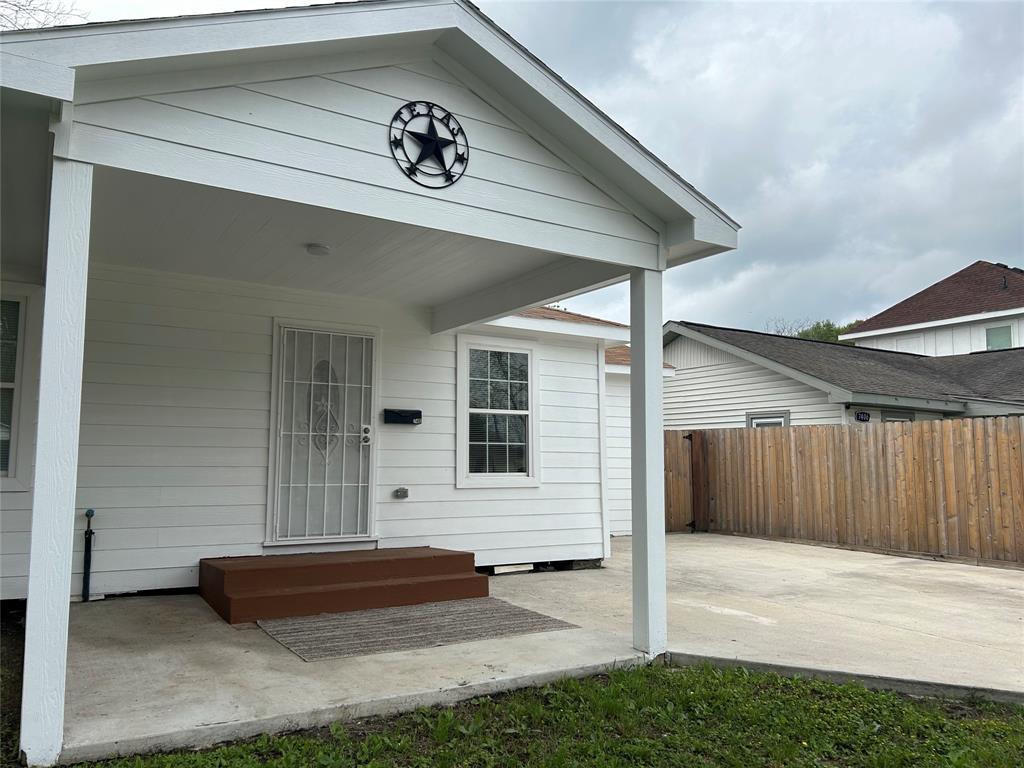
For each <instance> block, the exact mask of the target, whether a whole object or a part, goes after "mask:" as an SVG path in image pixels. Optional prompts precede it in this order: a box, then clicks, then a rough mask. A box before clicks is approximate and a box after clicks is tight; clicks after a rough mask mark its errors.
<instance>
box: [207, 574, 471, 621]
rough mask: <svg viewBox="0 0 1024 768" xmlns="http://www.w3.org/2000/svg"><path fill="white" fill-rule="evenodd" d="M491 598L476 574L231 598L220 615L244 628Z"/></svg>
mask: <svg viewBox="0 0 1024 768" xmlns="http://www.w3.org/2000/svg"><path fill="white" fill-rule="evenodd" d="M488 594H489V593H488V584H487V577H486V576H479V575H476V574H473V575H467V576H464V577H453V578H451V579H446V580H443V581H426V582H423V583H422V584H416V583H413V584H402V585H393V584H387V585H374V586H364V587H361V588H359V589H349V590H346V589H339V590H338V591H337V592H326V593H325V592H311V593H309V594H291V595H286V596H280V595H267V596H261V595H253V596H246V597H241V598H239V597H234V598H233V597H228V598H227V612H226V613H227V615H225V613H221V612H220V611H218V613H220V614H221V616H222V617H223V618H224V619H225V620H227V621H228V622H229V623H231V624H241V623H244V622H250V621H256V620H258V619H279V618H286V617H289V616H315V615H316V614H319V613H346V612H348V611H364V610H367V609H370V608H392V607H394V606H398V605H418V604H420V603H437V602H443V601H446V600H462V599H465V598H471V597H487V595H488ZM215 610H216V609H215Z"/></svg>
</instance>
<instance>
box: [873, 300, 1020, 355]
mask: <svg viewBox="0 0 1024 768" xmlns="http://www.w3.org/2000/svg"><path fill="white" fill-rule="evenodd" d="M1003 325H1009V326H1010V333H1011V336H1012V340H1013V346H1015V347H1024V311H1022V312H1021V313H1020V314H1019V315H1016V316H1013V315H1010V316H1007V317H1000V318H997V319H992V320H977V321H975V322H970V323H957V324H951V325H939V326H935V327H933V328H921V329H918V330H913V331H899V332H896V333H884V334H880V335H878V336H865V337H864V338H860V339H853V342H854V344H856V345H857V346H858V347H872V348H874V349H889V350H893V351H895V352H911V353H913V354H916V355H929V356H931V357H938V356H942V355H966V354H969V353H971V352H984V351H985V349H986V342H985V329H986V328H994V327H998V326H1003Z"/></svg>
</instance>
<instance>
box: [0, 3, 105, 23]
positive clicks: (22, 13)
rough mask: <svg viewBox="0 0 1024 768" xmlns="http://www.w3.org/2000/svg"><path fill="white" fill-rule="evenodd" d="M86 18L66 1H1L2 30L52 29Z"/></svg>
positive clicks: (72, 4) (0, 20)
mask: <svg viewBox="0 0 1024 768" xmlns="http://www.w3.org/2000/svg"><path fill="white" fill-rule="evenodd" d="M84 18H85V17H84V16H82V14H81V13H79V11H78V9H77V8H75V5H74V3H71V2H65V0H0V29H33V28H35V27H52V26H56V25H57V24H65V23H67V22H69V21H83V20H84Z"/></svg>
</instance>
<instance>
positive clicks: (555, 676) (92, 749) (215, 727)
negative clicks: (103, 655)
mask: <svg viewBox="0 0 1024 768" xmlns="http://www.w3.org/2000/svg"><path fill="white" fill-rule="evenodd" d="M647 663H649V660H648V658H647V657H646V656H645V655H644V654H642V653H640V652H637V653H636V654H635V655H625V656H621V657H617V658H614V659H610V660H609V661H606V662H599V663H595V664H584V665H580V666H575V667H566V668H564V669H555V670H545V671H543V672H536V673H530V674H524V675H515V676H511V677H504V678H497V679H494V680H486V681H482V682H478V683H469V684H467V685H462V686H458V687H456V688H442V689H438V690H430V691H420V692H417V693H413V694H407V695H403V696H391V697H386V698H380V699H372V700H368V701H361V702H356V703H352V704H341V705H338V706H332V707H324V708H321V709H315V710H310V711H308V712H296V713H291V714H287V715H275V716H273V717H267V718H262V719H257V720H244V721H237V722H223V723H208V724H206V725H201V726H196V727H194V728H188V729H185V730H181V731H176V732H173V733H166V734H156V735H152V736H145V737H140V738H135V739H125V740H123V741H121V740H119V741H106V742H97V743H95V744H83V745H80V746H73V747H65V748H64V749H63V750H62V751H61V755H60V760H59V762H58V764H59V765H68V764H71V763H79V762H87V761H93V760H104V759H108V758H114V757H125V756H129V755H141V754H152V753H157V752H170V751H173V750H180V749H194V750H199V749H206V748H209V747H214V746H216V745H218V744H223V743H225V742H230V741H238V740H240V739H248V738H253V737H256V736H260V735H262V734H265V733H269V734H282V733H289V732H292V731H302V730H307V729H310V728H319V727H322V726H325V725H328V724H330V723H333V722H337V721H353V720H362V719H364V718H368V717H380V716H387V715H395V714H399V713H402V712H410V711H412V710H415V709H419V708H420V707H434V706H451V705H453V704H457V703H458V702H460V701H465V700H467V699H474V698H477V697H480V696H489V695H492V694H496V693H505V692H508V691H514V690H519V689H523V688H535V687H539V686H542V685H547V684H548V683H552V682H556V681H558V680H564V679H567V678H579V677H589V676H591V675H598V674H601V673H603V672H608V671H610V670H613V669H629V668H633V667H638V666H643V665H645V664H647Z"/></svg>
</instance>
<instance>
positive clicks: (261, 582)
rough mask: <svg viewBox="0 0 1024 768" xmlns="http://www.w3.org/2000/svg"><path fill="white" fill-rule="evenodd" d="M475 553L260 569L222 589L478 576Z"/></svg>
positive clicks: (233, 575) (236, 574) (230, 576)
mask: <svg viewBox="0 0 1024 768" xmlns="http://www.w3.org/2000/svg"><path fill="white" fill-rule="evenodd" d="M474 562H475V560H474V557H473V554H472V553H466V554H459V555H444V556H438V557H422V558H405V559H395V560H380V561H375V562H365V563H358V562H357V563H330V564H325V565H305V566H303V567H301V568H280V567H278V568H258V569H251V570H244V571H225V572H223V582H222V586H221V589H222V590H223V591H224V592H227V593H229V594H236V593H238V592H251V591H258V590H264V589H279V588H284V587H313V586H322V585H327V584H353V583H356V582H363V581H381V580H385V579H387V580H392V579H411V578H416V577H419V576H449V575H455V574H460V573H465V574H471V573H473V572H474Z"/></svg>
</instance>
